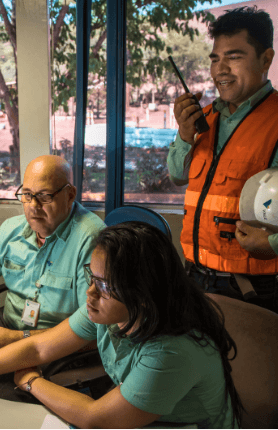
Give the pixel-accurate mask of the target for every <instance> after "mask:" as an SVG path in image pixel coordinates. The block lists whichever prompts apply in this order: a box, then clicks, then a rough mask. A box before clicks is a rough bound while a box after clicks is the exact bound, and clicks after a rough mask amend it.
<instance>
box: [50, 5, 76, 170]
mask: <svg viewBox="0 0 278 430" xmlns="http://www.w3.org/2000/svg"><path fill="white" fill-rule="evenodd" d="M48 1H49V17H50V68H51V142H50V153H51V154H55V155H60V156H61V157H63V158H65V159H66V160H67V161H68V162H69V163H70V165H73V144H74V130H75V112H76V4H75V2H73V1H67V2H65V3H64V4H63V3H61V2H59V1H54V0H48Z"/></svg>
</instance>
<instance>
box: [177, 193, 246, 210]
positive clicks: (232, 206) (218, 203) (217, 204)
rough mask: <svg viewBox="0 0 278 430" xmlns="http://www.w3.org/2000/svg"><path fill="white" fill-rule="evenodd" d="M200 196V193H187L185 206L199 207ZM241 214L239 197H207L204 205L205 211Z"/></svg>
mask: <svg viewBox="0 0 278 430" xmlns="http://www.w3.org/2000/svg"><path fill="white" fill-rule="evenodd" d="M200 194H201V193H199V192H198V191H186V193H185V198H184V204H185V205H188V206H194V207H196V206H197V203H198V200H199V197H200ZM204 209H207V210H211V211H219V212H228V213H239V197H225V196H213V195H207V197H206V199H205V201H204V203H203V210H204Z"/></svg>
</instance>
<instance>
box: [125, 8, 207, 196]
mask: <svg viewBox="0 0 278 430" xmlns="http://www.w3.org/2000/svg"><path fill="white" fill-rule="evenodd" d="M152 4H153V9H151V11H152V13H153V16H154V18H153V20H152V22H150V21H149V20H147V19H145V18H146V16H147V12H150V10H149V11H147V10H143V9H142V10H141V11H140V12H136V11H135V10H134V8H133V2H131V1H128V2H127V5H128V13H127V16H128V25H127V84H126V118H125V120H126V122H125V195H124V199H125V202H126V203H129V202H135V203H136V202H138V203H143V202H146V203H155V204H157V203H158V204H182V203H183V200H184V193H185V188H186V186H183V187H177V186H175V185H174V184H173V183H172V182H171V181H170V179H169V174H168V169H167V155H168V152H169V145H170V143H171V142H173V141H174V140H175V137H176V135H177V131H178V126H177V123H176V121H175V117H174V112H173V110H174V109H173V108H174V101H175V99H176V97H178V96H180V95H182V94H183V93H184V90H183V87H182V85H181V84H180V82H179V80H178V79H177V78H176V75H175V74H174V73H173V70H172V68H170V67H169V65H170V64H169V65H168V63H169V61H168V55H169V53H170V52H171V55H172V56H173V58H174V60H175V62H176V64H177V66H178V67H179V69H180V71H181V73H182V75H183V77H184V79H185V81H186V83H187V85H188V87H189V88H190V90H191V91H193V92H197V91H202V92H203V103H204V104H207V102H208V101H210V100H212V98H213V96H214V90H213V84H212V81H211V79H210V75H209V59H208V55H209V53H210V49H211V48H210V42H209V41H208V40H206V39H205V36H204V35H203V34H201V33H200V35H199V36H197V35H195V36H194V40H193V41H192V40H191V37H190V34H189V33H188V35H186V36H183V35H182V33H178V32H177V31H175V30H171V31H168V30H167V28H166V26H165V25H163V23H161V24H162V25H161V27H160V28H154V26H155V25H156V26H158V21H159V13H160V14H162V9H161V8H160V2H157V3H156V4H155V2H152ZM155 8H157V14H156V15H155V13H154V12H155ZM158 11H160V12H159V13H158ZM135 19H136V20H137V21H139V20H140V19H141V23H140V24H139V25H138V26H135V24H133V25H132V23H131V21H132V20H133V21H134V20H135ZM205 29H206V27H205V25H203V31H205ZM136 31H138V33H136ZM151 40H153V42H154V43H152V44H151V43H150V41H151ZM144 41H147V43H145V42H144ZM169 48H171V49H169ZM164 65H167V66H168V67H167V68H165V67H164Z"/></svg>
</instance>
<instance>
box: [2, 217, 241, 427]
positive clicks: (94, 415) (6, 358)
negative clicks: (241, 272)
mask: <svg viewBox="0 0 278 430" xmlns="http://www.w3.org/2000/svg"><path fill="white" fill-rule="evenodd" d="M84 270H85V274H86V279H87V282H88V284H89V289H88V291H87V304H85V305H84V306H82V307H81V308H80V309H79V310H78V311H77V312H75V314H73V315H72V316H71V317H70V318H69V319H67V320H65V321H64V322H62V323H61V324H59V325H58V326H56V327H54V328H53V329H51V330H49V331H47V332H45V333H42V334H40V335H37V336H32V337H30V338H28V339H24V340H22V341H19V342H16V343H13V344H11V345H8V346H6V347H5V348H2V349H1V354H0V373H1V374H3V373H7V372H11V371H13V370H16V369H23V370H20V371H18V372H16V374H15V383H16V385H18V386H19V387H20V388H21V389H22V390H29V391H30V392H31V393H32V394H33V395H34V396H35V397H36V398H37V399H38V400H40V401H41V402H42V403H43V404H44V405H46V406H47V407H48V408H49V409H51V410H52V411H53V412H55V413H56V414H57V415H59V416H60V417H62V418H63V419H64V420H66V421H68V422H70V423H71V424H73V425H75V426H77V427H81V428H83V427H84V428H111V427H112V428H133V427H135V428H139V427H143V426H146V425H149V424H150V423H153V422H155V421H159V422H160V423H157V425H161V422H164V423H165V422H166V423H167V424H166V426H167V427H168V428H169V427H171V426H173V425H174V424H171V423H175V425H174V427H177V426H180V427H182V426H183V425H184V424H197V425H198V427H199V428H238V425H239V424H240V413H241V408H242V406H241V402H240V400H239V398H238V396H237V393H236V390H235V387H234V385H233V381H232V378H231V375H230V371H231V368H230V364H229V361H228V358H227V356H228V353H229V351H230V350H231V349H232V348H233V349H234V353H235V354H236V346H235V344H234V342H233V340H232V339H231V338H230V336H229V334H228V333H227V331H226V330H225V328H224V325H223V315H222V319H220V317H219V313H218V312H217V311H216V309H215V307H217V305H216V304H215V303H213V302H211V300H210V299H209V298H208V297H206V295H204V294H203V292H202V291H201V290H199V289H198V288H196V286H195V285H193V284H192V282H191V281H190V280H189V279H188V277H187V275H186V273H185V270H184V268H183V265H182V263H181V261H180V259H179V256H178V254H177V251H176V250H175V248H174V246H173V245H172V243H171V242H170V241H169V240H168V238H167V237H166V236H165V235H164V234H163V233H161V232H160V231H159V230H157V229H156V228H154V227H152V226H149V225H147V224H145V223H138V222H131V223H126V224H119V225H117V226H114V227H108V228H106V229H104V230H103V231H102V232H101V233H100V235H99V237H98V240H97V246H96V248H95V250H94V252H93V254H92V259H91V263H90V264H87V265H85V266H84ZM212 303H213V304H212ZM218 311H220V309H218ZM220 313H221V311H220ZM93 339H97V344H98V349H99V352H100V356H101V358H102V362H103V365H104V367H105V370H106V372H107V373H108V374H109V375H110V377H111V378H112V380H113V381H114V383H115V384H116V388H114V389H113V390H112V391H110V392H109V393H107V394H106V395H104V396H103V397H101V398H100V399H98V400H96V401H95V400H93V399H91V398H90V397H88V396H86V395H84V394H81V393H78V392H75V391H72V390H69V389H66V388H64V387H60V386H57V385H55V384H53V383H52V382H50V381H46V380H44V379H43V378H42V377H40V374H39V372H38V371H37V370H36V369H32V368H31V369H30V368H29V369H24V368H27V367H30V366H35V365H40V364H43V363H46V362H49V361H53V360H56V359H58V358H60V357H63V356H66V355H68V354H70V353H72V352H74V351H77V350H78V349H80V348H81V347H83V346H85V345H86V344H87V343H88V342H90V341H91V340H93Z"/></svg>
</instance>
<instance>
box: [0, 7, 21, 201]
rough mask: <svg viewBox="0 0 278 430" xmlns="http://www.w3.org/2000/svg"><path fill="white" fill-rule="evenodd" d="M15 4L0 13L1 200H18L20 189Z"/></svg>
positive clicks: (3, 8) (4, 8)
mask: <svg viewBox="0 0 278 430" xmlns="http://www.w3.org/2000/svg"><path fill="white" fill-rule="evenodd" d="M15 35H16V13H15V2H8V1H6V2H4V3H3V5H2V14H1V13H0V199H15V196H14V193H15V191H16V190H17V188H18V187H19V185H20V158H19V156H20V155H19V127H18V95H17V94H18V93H17V73H16V66H15V65H16V38H15Z"/></svg>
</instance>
